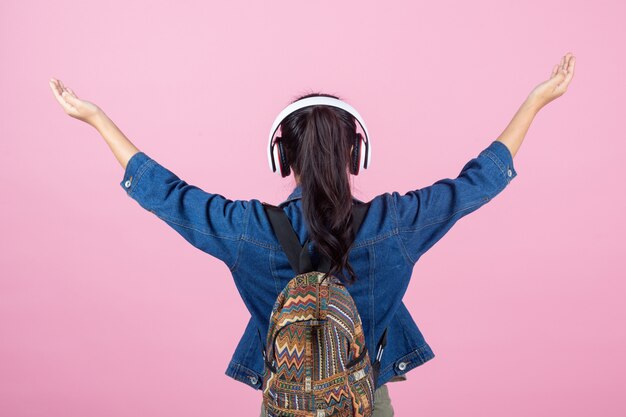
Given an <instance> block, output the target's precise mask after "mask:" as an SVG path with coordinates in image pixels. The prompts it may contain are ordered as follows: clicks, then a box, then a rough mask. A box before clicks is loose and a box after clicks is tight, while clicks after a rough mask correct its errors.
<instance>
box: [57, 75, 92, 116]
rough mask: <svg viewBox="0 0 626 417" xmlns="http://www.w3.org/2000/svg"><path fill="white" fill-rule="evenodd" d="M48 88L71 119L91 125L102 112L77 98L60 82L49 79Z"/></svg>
mask: <svg viewBox="0 0 626 417" xmlns="http://www.w3.org/2000/svg"><path fill="white" fill-rule="evenodd" d="M50 88H52V92H53V93H54V96H55V98H56V99H57V101H58V102H59V104H60V105H61V107H63V110H65V113H67V114H68V115H70V116H72V117H73V118H75V119H78V120H82V121H83V122H85V123H88V124H90V125H93V124H94V122H95V120H96V118H97V117H98V115H100V114H102V110H101V109H100V108H99V107H98V106H96V105H95V104H93V103H91V102H89V101H86V100H81V99H80V98H78V96H77V95H76V93H74V91H73V90H72V89H71V88H69V87H66V86H64V85H63V83H62V82H61V80H57V79H54V78H51V79H50Z"/></svg>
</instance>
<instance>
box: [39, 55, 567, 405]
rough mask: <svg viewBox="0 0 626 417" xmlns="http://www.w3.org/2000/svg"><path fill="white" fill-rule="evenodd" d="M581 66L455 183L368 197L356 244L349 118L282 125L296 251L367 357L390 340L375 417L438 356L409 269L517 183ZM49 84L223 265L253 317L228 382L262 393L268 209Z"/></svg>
mask: <svg viewBox="0 0 626 417" xmlns="http://www.w3.org/2000/svg"><path fill="white" fill-rule="evenodd" d="M574 66H575V57H574V56H573V55H572V54H571V53H567V54H566V55H564V56H563V57H562V59H561V61H560V63H559V64H557V65H555V66H554V68H553V70H552V74H551V75H550V77H549V79H548V80H546V81H544V82H542V83H540V84H539V85H537V86H536V87H535V88H534V89H533V90H532V91H531V92H530V94H529V95H528V96H527V98H526V99H525V101H524V102H523V104H522V105H521V106H520V108H519V109H518V110H517V112H516V114H515V115H514V117H513V119H512V121H511V122H510V123H509V125H508V126H507V127H506V129H505V130H504V131H503V132H502V134H501V135H500V136H499V137H498V138H497V139H496V140H495V141H492V142H491V143H489V144H488V146H487V147H486V148H484V149H483V150H482V151H481V152H480V153H479V154H478V156H476V157H475V158H472V159H471V160H470V161H469V162H468V163H466V164H465V166H464V167H463V169H462V170H461V173H460V174H459V176H458V177H457V178H455V179H450V178H445V179H442V180H439V181H437V182H435V183H434V184H432V185H430V186H428V187H424V188H421V189H418V190H414V191H409V192H407V193H406V194H404V195H401V194H399V193H398V192H393V193H384V194H381V195H379V196H376V197H375V198H374V199H372V200H371V201H370V207H369V209H368V212H367V215H366V217H365V218H364V220H363V223H362V225H361V227H360V228H359V230H358V231H356V235H354V233H353V232H354V231H353V230H352V229H351V222H350V221H349V219H350V218H351V211H352V206H353V204H354V203H355V202H360V200H358V199H356V198H354V197H352V194H351V190H350V182H349V169H348V167H349V165H350V155H351V151H352V150H353V146H354V144H355V142H354V138H355V132H356V123H355V119H354V117H352V116H351V115H350V114H349V113H347V112H346V111H344V110H342V109H339V108H335V107H328V106H313V107H307V108H303V109H300V110H298V111H297V112H295V113H292V114H291V115H290V116H289V117H287V118H286V119H285V120H284V121H283V123H282V125H281V131H282V134H281V135H282V136H281V138H280V140H281V141H282V145H283V147H284V150H285V155H286V158H287V161H288V163H289V166H290V168H291V169H292V170H293V173H294V177H295V180H296V186H295V188H294V189H293V192H292V193H291V194H290V195H289V197H288V198H287V199H286V200H285V201H283V202H281V203H280V204H279V206H281V207H282V208H283V209H284V211H285V213H286V214H287V215H288V217H289V220H290V222H291V224H292V226H293V227H294V230H295V231H296V234H297V235H298V238H299V240H300V242H305V241H306V240H307V239H310V240H311V242H315V247H316V249H317V250H319V251H321V252H322V253H324V254H326V255H328V256H330V257H331V258H332V268H333V269H332V271H334V272H335V273H337V275H338V276H341V277H342V278H343V279H344V280H345V281H347V282H349V289H350V293H351V295H352V297H353V298H354V301H355V303H356V305H357V307H358V310H359V314H360V316H361V319H362V324H363V330H364V333H365V335H366V343H367V348H368V351H370V352H374V351H375V345H376V344H377V342H378V340H379V338H380V337H381V334H382V333H383V330H385V329H387V330H388V336H387V345H386V347H385V353H384V355H383V356H382V360H381V366H380V373H379V376H378V385H377V387H378V388H377V389H376V392H375V397H374V400H375V401H374V412H373V415H374V416H375V417H378V416H393V407H392V406H391V401H390V398H389V393H388V390H387V385H386V382H389V381H394V380H402V379H404V378H406V373H407V372H408V371H410V370H412V369H413V368H415V367H417V366H419V365H421V364H423V363H424V362H426V361H428V360H430V359H432V358H433V357H434V354H433V352H432V350H431V349H430V347H429V346H428V344H427V343H426V342H425V340H424V338H423V336H422V334H421V332H420V331H419V329H418V327H417V325H416V324H415V322H414V321H413V318H412V317H411V315H410V313H409V312H408V310H407V308H406V307H405V305H404V304H403V303H402V297H403V295H404V293H405V291H406V288H407V286H408V283H409V279H410V277H411V272H412V270H413V266H414V264H415V263H416V262H417V260H418V259H419V258H420V256H421V255H423V254H424V253H425V252H426V251H427V250H428V249H430V248H431V247H432V246H433V245H434V244H435V243H436V242H437V241H438V240H439V239H440V238H441V237H442V236H443V235H444V234H445V233H446V232H447V231H448V230H450V228H451V227H452V226H453V225H454V223H456V221H458V220H459V219H460V218H461V217H463V216H465V215H467V214H469V213H471V212H473V211H475V210H477V209H478V208H479V207H481V206H483V205H484V204H485V203H487V202H488V201H490V200H491V199H493V198H494V197H495V196H496V195H497V194H498V193H500V192H501V191H502V190H503V189H504V188H505V187H506V186H507V185H508V184H509V183H510V181H511V180H512V179H513V178H515V176H516V175H517V173H516V171H515V169H514V166H513V158H514V156H515V155H516V154H517V151H518V150H519V147H520V146H521V144H522V141H523V140H524V137H525V135H526V132H527V130H528V128H529V127H530V123H531V122H532V120H533V118H534V116H535V115H536V114H537V112H538V111H539V110H540V109H541V108H543V107H544V106H545V105H546V104H548V103H550V102H551V101H553V100H554V99H556V98H557V97H560V96H561V95H563V94H564V93H565V91H567V88H568V86H569V84H570V82H571V80H572V77H573V75H574ZM50 86H51V88H52V92H53V93H54V96H55V97H56V99H57V100H58V102H59V104H60V105H61V106H62V108H63V109H64V110H65V112H66V113H67V114H68V115H70V116H72V117H74V118H76V119H78V120H82V121H83V122H86V123H88V124H90V125H92V126H93V127H95V128H96V129H97V130H98V132H99V133H100V134H101V135H102V137H103V138H104V140H105V141H106V143H107V144H108V145H109V147H110V148H111V150H112V151H113V154H114V155H115V157H116V158H117V160H118V161H119V162H120V164H121V165H122V167H123V168H124V177H123V179H122V182H121V186H122V187H123V189H124V190H125V191H126V192H127V194H128V195H129V196H130V197H131V198H133V199H134V200H136V201H137V202H138V203H139V204H140V205H141V206H142V207H143V208H145V209H146V210H149V211H150V212H152V213H153V214H155V215H156V216H157V217H159V218H160V219H162V220H163V221H165V222H166V223H167V224H168V225H170V226H171V227H172V228H173V229H174V230H176V231H177V232H178V233H179V234H180V235H181V236H183V237H184V238H185V239H186V240H187V241H188V242H189V243H191V244H192V245H193V246H195V247H197V248H198V249H200V250H202V251H204V252H206V253H208V254H210V255H212V256H214V257H216V258H218V259H220V260H222V261H223V262H224V263H225V264H226V265H227V266H228V268H229V269H230V271H231V273H232V275H233V278H234V281H235V284H236V286H237V289H238V291H239V293H240V295H241V297H242V298H243V301H244V303H245V305H246V307H247V308H248V310H249V312H250V319H249V321H248V325H247V327H246V329H245V331H244V334H243V336H242V338H241V340H240V341H239V344H238V345H237V348H236V349H235V352H234V354H233V358H232V360H231V362H230V363H229V365H228V368H227V370H226V374H227V375H228V376H230V377H232V378H235V379H236V380H238V381H241V382H244V383H246V384H247V385H250V386H251V387H253V388H255V389H260V388H261V383H262V381H261V377H262V375H263V360H262V345H261V342H260V340H259V338H258V337H257V331H261V332H267V328H268V324H269V320H268V319H269V314H270V312H271V309H272V306H273V303H274V301H275V300H276V297H277V296H278V293H279V291H280V290H281V289H282V288H283V287H284V286H285V285H286V284H287V282H288V281H289V279H291V278H292V277H293V276H294V271H293V270H292V269H291V267H290V264H289V261H288V259H287V257H286V255H285V254H284V253H283V252H282V251H281V247H280V245H279V242H278V241H277V239H276V236H275V235H274V233H273V231H272V228H271V225H270V223H269V221H268V218H267V216H266V214H265V211H264V209H263V206H262V203H261V202H260V201H259V200H256V199H251V200H235V201H233V200H229V199H227V198H225V197H223V196H221V195H219V194H211V193H208V192H206V191H203V190H201V189H200V188H198V187H195V186H192V185H189V184H187V183H186V182H185V181H183V180H182V179H180V178H179V177H177V176H176V175H175V174H174V173H172V172H171V171H169V170H167V169H166V168H165V167H163V166H162V165H160V164H159V163H158V162H156V161H155V160H154V159H152V158H151V157H149V156H148V155H146V154H145V153H144V152H141V151H139V149H137V148H136V147H135V146H134V145H133V144H132V143H131V142H130V141H129V140H128V139H127V138H126V137H125V136H124V134H123V133H122V132H121V131H120V130H119V129H118V128H117V126H116V125H115V124H114V123H113V122H112V121H111V120H110V119H109V118H108V117H107V116H106V114H105V113H104V112H103V111H102V110H101V109H100V108H99V107H98V106H96V105H94V104H93V103H90V102H88V101H85V100H82V99H80V98H79V97H77V95H76V94H75V93H74V91H72V89H70V88H67V87H65V86H64V85H63V83H61V81H59V80H56V79H51V81H50ZM312 95H315V94H312ZM312 95H308V96H312ZM318 95H321V94H318ZM308 96H304V97H308ZM326 96H328V95H326ZM330 97H335V96H330ZM300 98H303V97H300ZM300 98H298V99H300ZM335 98H337V97H335ZM311 244H313V243H311ZM310 250H311V248H310ZM343 271H347V276H344V275H343V274H342V272H343ZM261 415H264V410H263V408H262V410H261Z"/></svg>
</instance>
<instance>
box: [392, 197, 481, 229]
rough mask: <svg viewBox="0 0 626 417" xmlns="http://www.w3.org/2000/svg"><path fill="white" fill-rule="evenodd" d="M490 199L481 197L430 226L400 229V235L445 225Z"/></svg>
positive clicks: (429, 224) (431, 223)
mask: <svg viewBox="0 0 626 417" xmlns="http://www.w3.org/2000/svg"><path fill="white" fill-rule="evenodd" d="M489 199H490V198H489V197H488V196H483V197H481V199H480V200H477V201H475V202H473V203H470V204H469V205H467V206H465V207H463V208H462V209H458V210H457V211H455V212H454V213H452V214H451V215H449V216H448V217H445V218H442V219H438V220H435V221H433V222H430V223H428V224H423V225H421V226H419V227H403V228H400V229H398V231H399V232H400V233H402V232H416V231H418V230H421V229H423V228H425V227H428V226H432V225H435V224H438V223H443V222H445V221H446V220H449V219H451V218H452V217H454V216H455V215H456V214H458V213H460V212H461V211H465V210H468V209H471V208H472V207H475V206H478V205H480V204H482V203H484V202H486V201H488V200H489Z"/></svg>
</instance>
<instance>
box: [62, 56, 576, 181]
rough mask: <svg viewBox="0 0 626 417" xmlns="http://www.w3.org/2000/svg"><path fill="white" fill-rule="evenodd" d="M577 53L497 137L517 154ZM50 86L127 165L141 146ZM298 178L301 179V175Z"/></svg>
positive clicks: (68, 92) (567, 77)
mask: <svg viewBox="0 0 626 417" xmlns="http://www.w3.org/2000/svg"><path fill="white" fill-rule="evenodd" d="M575 64H576V57H574V55H572V53H571V52H568V53H567V54H565V55H563V57H562V58H561V61H560V62H559V63H558V64H556V65H554V67H553V68H552V73H551V74H550V77H549V78H548V79H547V80H545V81H543V82H542V83H540V84H538V85H537V86H536V87H535V88H534V89H533V90H532V91H531V92H530V94H528V96H527V97H526V99H525V100H524V101H523V102H522V104H521V105H520V107H519V108H518V109H517V112H516V113H515V115H514V116H513V118H512V119H511V121H510V122H509V124H508V125H507V126H506V128H505V129H504V131H503V132H502V133H501V134H500V136H499V137H498V138H497V140H499V141H500V142H502V143H503V144H504V145H506V147H507V148H508V149H509V151H510V152H511V155H512V156H513V157H515V155H516V154H517V151H518V150H519V148H520V146H521V145H522V142H523V141H524V138H525V137H526V132H528V128H529V127H530V124H531V123H532V121H533V119H534V118H535V115H536V114H537V113H538V112H539V110H541V109H542V108H543V107H544V106H545V105H546V104H548V103H550V102H552V101H553V100H555V99H557V98H558V97H561V96H562V95H563V94H565V92H566V91H567V88H568V86H569V84H570V82H571V81H572V78H573V77H574V67H575ZM50 88H51V90H52V93H53V95H54V97H55V98H56V100H57V101H58V102H59V104H60V106H61V108H62V109H63V110H64V111H65V113H66V114H67V115H69V116H71V117H73V118H74V119H77V120H81V121H83V122H85V123H87V124H89V125H91V126H93V127H94V128H95V129H96V130H97V131H98V132H99V133H100V135H101V136H102V137H103V138H104V141H105V142H106V143H107V145H108V146H109V148H110V149H111V151H112V152H113V155H115V158H117V160H118V162H119V163H120V165H121V166H122V168H123V169H126V165H127V164H128V160H129V159H130V158H131V157H132V156H133V155H134V154H135V153H137V152H139V149H138V148H137V147H136V146H135V145H133V143H132V142H131V141H130V140H129V139H128V138H127V137H126V136H125V135H124V133H122V131H121V130H120V129H119V128H118V127H117V126H116V125H115V123H113V121H112V120H111V119H109V117H108V116H107V115H106V114H105V113H104V111H102V109H100V107H98V106H97V105H95V104H93V103H91V102H89V101H87V100H84V99H81V98H79V97H78V96H77V95H76V93H74V91H73V90H72V89H71V88H69V87H66V86H65V85H64V84H63V83H62V82H61V80H58V79H55V78H51V79H50ZM295 180H296V182H297V183H299V178H298V176H295Z"/></svg>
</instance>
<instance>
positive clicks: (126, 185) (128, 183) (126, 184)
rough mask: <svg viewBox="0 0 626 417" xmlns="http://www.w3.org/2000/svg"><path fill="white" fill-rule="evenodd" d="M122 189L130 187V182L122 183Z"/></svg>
mask: <svg viewBox="0 0 626 417" xmlns="http://www.w3.org/2000/svg"><path fill="white" fill-rule="evenodd" d="M124 187H126V188H128V187H130V180H126V182H125V183H124Z"/></svg>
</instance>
